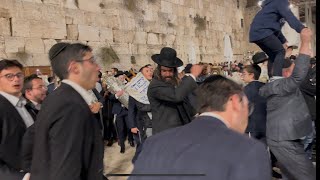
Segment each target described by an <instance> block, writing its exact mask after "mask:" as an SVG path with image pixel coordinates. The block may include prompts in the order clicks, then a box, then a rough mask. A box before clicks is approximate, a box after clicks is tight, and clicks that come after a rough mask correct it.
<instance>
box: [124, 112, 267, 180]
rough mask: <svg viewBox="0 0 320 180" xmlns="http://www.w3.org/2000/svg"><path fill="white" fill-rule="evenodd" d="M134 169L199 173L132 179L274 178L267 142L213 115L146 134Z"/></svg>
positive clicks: (226, 179)
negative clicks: (150, 134) (238, 129)
mask: <svg viewBox="0 0 320 180" xmlns="http://www.w3.org/2000/svg"><path fill="white" fill-rule="evenodd" d="M132 173H134V174H150V173H152V174H198V175H199V176H131V177H130V178H129V179H130V180H136V179H146V180H149V179H152V180H158V179H159V180H166V179H168V180H169V179H170V180H178V179H179V180H180V179H183V180H188V179H189V180H198V179H200V180H270V179H271V167H270V161H269V156H268V153H267V150H266V148H265V146H264V145H263V144H262V143H260V142H258V141H257V140H255V139H250V138H248V137H247V136H245V135H243V134H239V133H237V132H235V131H233V130H230V129H228V128H227V127H226V125H225V124H224V123H223V122H221V121H220V120H218V119H216V118H214V117H210V116H200V117H198V118H196V119H194V120H193V121H192V122H191V123H189V124H187V125H184V126H181V127H177V128H173V129H170V130H167V131H163V132H161V133H158V134H156V135H153V136H151V137H149V138H147V140H146V141H145V143H144V145H143V149H142V152H141V154H140V155H139V157H138V159H137V161H136V162H135V164H134V169H133V172H132ZM201 174H202V175H201Z"/></svg>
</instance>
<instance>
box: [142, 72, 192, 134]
mask: <svg viewBox="0 0 320 180" xmlns="http://www.w3.org/2000/svg"><path fill="white" fill-rule="evenodd" d="M196 88H197V83H196V82H195V80H194V79H193V78H192V77H190V76H189V77H185V78H183V79H182V81H181V82H180V84H179V85H178V86H177V87H175V86H173V85H172V84H169V83H167V82H164V81H161V80H158V79H155V78H153V80H152V81H151V83H150V85H149V87H148V99H149V101H150V105H151V112H152V134H156V133H159V132H161V131H164V130H166V129H170V128H174V127H178V126H181V125H184V124H187V123H189V122H190V121H191V119H192V114H190V109H191V107H190V106H188V102H187V98H188V95H189V94H191V93H192V91H193V90H195V89H196Z"/></svg>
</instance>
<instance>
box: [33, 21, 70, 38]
mask: <svg viewBox="0 0 320 180" xmlns="http://www.w3.org/2000/svg"><path fill="white" fill-rule="evenodd" d="M66 36H67V28H66V24H57V23H54V22H45V21H30V37H40V38H52V39H65V38H66Z"/></svg>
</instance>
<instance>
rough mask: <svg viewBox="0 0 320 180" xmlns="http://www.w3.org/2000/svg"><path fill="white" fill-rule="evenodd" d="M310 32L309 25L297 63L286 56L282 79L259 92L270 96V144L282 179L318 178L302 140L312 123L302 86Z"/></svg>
mask: <svg viewBox="0 0 320 180" xmlns="http://www.w3.org/2000/svg"><path fill="white" fill-rule="evenodd" d="M311 35H312V32H311V30H310V29H308V28H305V29H304V30H303V31H301V34H300V36H301V46H300V52H299V56H298V57H297V59H296V60H295V63H292V62H291V60H289V59H286V60H285V61H284V62H285V63H284V66H283V69H282V75H283V78H281V79H277V80H274V81H271V82H269V83H267V84H266V85H265V86H263V87H261V88H260V92H259V94H260V95H261V96H263V97H265V98H267V129H266V136H267V144H268V146H269V147H270V150H271V151H272V152H273V154H274V155H275V157H276V158H277V160H278V162H279V165H280V170H281V172H282V177H283V179H298V180H313V179H315V177H316V176H315V169H314V167H313V165H312V163H311V161H310V160H308V159H307V157H306V154H305V152H304V149H303V144H302V141H301V139H302V138H304V137H305V136H307V135H309V134H310V133H311V132H312V122H311V117H310V113H309V110H308V107H307V105H306V102H305V100H304V97H303V95H302V93H301V91H300V89H299V88H300V85H301V84H302V82H303V80H304V79H305V77H306V75H307V73H308V68H309V60H310V55H311V50H310V49H309V44H310V42H311Z"/></svg>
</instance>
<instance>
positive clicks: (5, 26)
mask: <svg viewBox="0 0 320 180" xmlns="http://www.w3.org/2000/svg"><path fill="white" fill-rule="evenodd" d="M0 35H3V36H10V35H11V32H10V20H9V19H8V18H2V17H0Z"/></svg>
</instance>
